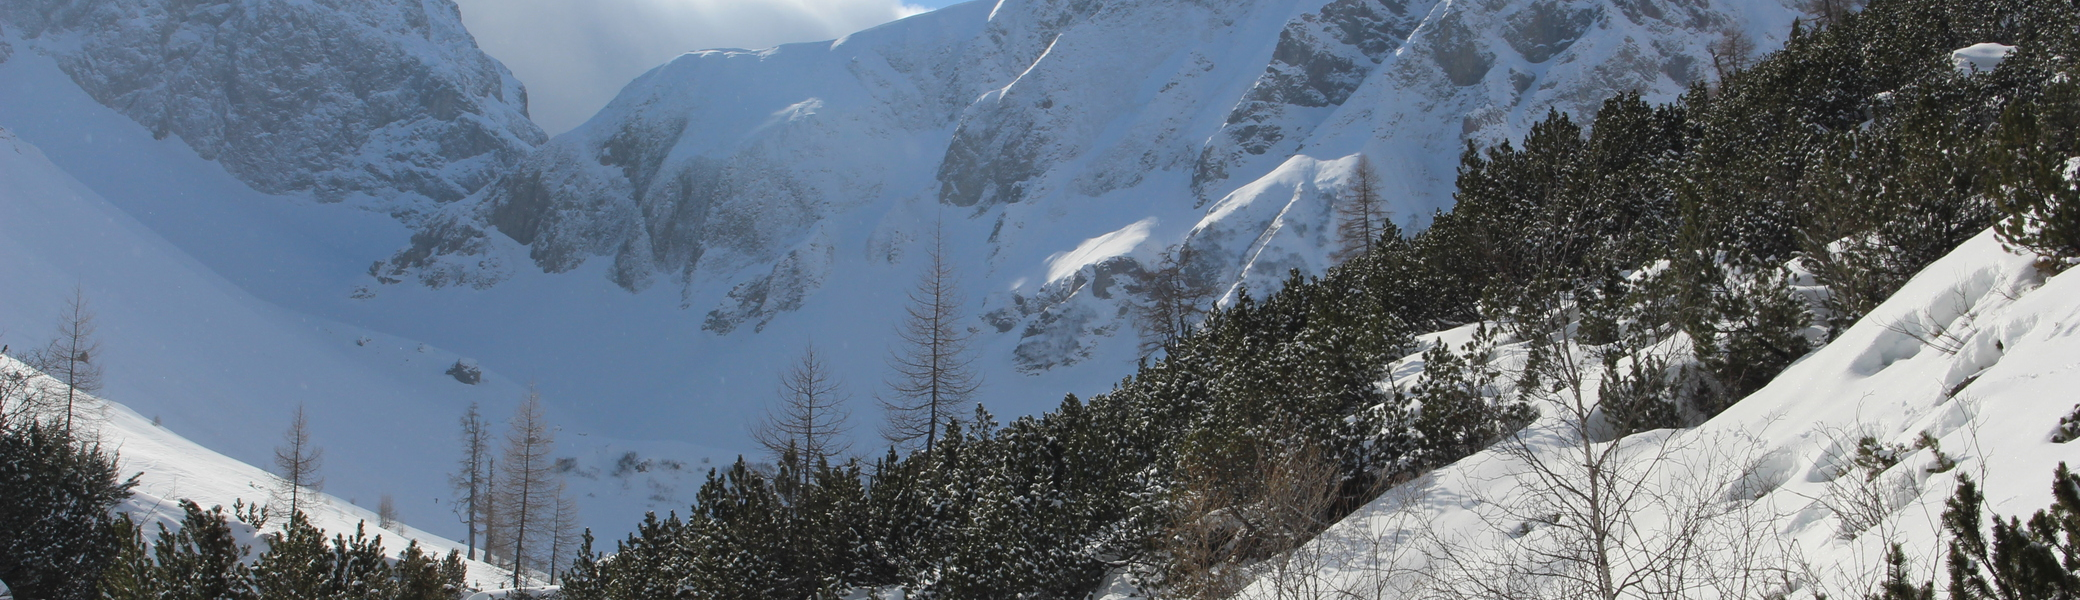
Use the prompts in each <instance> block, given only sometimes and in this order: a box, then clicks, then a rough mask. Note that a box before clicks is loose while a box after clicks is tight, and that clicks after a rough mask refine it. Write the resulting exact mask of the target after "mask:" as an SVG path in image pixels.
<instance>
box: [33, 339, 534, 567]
mask: <svg viewBox="0 0 2080 600" xmlns="http://www.w3.org/2000/svg"><path fill="white" fill-rule="evenodd" d="M0 372H9V373H27V372H33V371H32V370H30V369H29V367H28V366H27V365H24V364H22V363H20V362H18V361H16V360H14V359H13V358H10V357H4V356H0ZM39 378H40V379H41V382H40V383H38V385H39V386H46V387H48V388H49V389H63V388H62V385H63V384H61V383H59V382H57V381H56V380H51V379H48V378H41V377H40V376H39ZM79 402H80V406H81V410H82V411H83V412H85V413H88V414H91V415H93V417H92V418H91V419H88V420H87V422H88V423H89V425H88V426H87V428H86V430H88V431H91V433H90V434H89V437H90V438H91V439H93V440H94V442H95V443H97V444H99V445H100V446H101V447H102V448H103V449H105V450H108V451H110V452H111V453H113V454H115V455H116V459H117V470H118V472H119V474H120V476H122V477H125V478H128V477H130V476H132V475H136V476H137V487H136V488H134V489H133V490H132V491H133V493H132V494H131V496H130V499H129V500H126V501H124V502H123V503H122V504H120V505H118V506H117V507H116V512H117V513H120V514H126V515H129V516H130V517H131V518H132V519H135V520H136V521H137V522H138V523H140V524H142V525H143V530H144V532H145V540H146V541H148V542H150V541H156V539H157V538H156V536H157V532H158V530H159V528H158V525H161V524H163V525H165V526H166V527H167V528H169V529H175V530H178V529H180V526H181V519H182V517H183V516H184V515H185V513H184V512H183V510H182V509H181V505H180V502H181V501H182V500H189V501H193V502H195V504H197V505H199V506H201V507H202V508H204V509H208V508H211V507H216V506H222V507H224V509H225V511H226V512H227V513H228V512H230V511H231V510H232V508H233V507H234V506H235V504H236V503H237V502H239V501H244V502H245V503H246V504H256V503H267V502H270V501H271V500H270V498H271V496H270V494H271V493H272V491H273V490H274V489H275V488H274V487H273V486H274V485H275V482H276V481H278V480H277V479H276V478H275V477H274V476H273V475H270V474H269V473H268V472H267V471H263V470H261V469H260V468H258V467H254V466H252V465H250V464H246V463H243V462H239V461H237V460H234V459H232V458H231V457H228V456H224V455H223V454H219V453H217V452H215V451H212V450H210V449H208V448H204V447H202V446H200V445H198V444H196V443H195V442H192V441H188V439H187V438H183V437H181V436H180V435H178V434H175V433H173V432H172V431H170V430H168V429H166V428H165V427H163V426H160V425H157V424H154V423H152V421H151V419H147V418H145V416H144V415H141V414H138V413H137V411H134V410H130V408H129V407H127V406H123V405H122V404H119V403H116V402H110V401H107V400H104V399H101V398H96V397H93V396H90V395H82V396H81V397H80V401H79ZM312 496H313V497H314V498H316V500H315V501H314V502H312V504H311V506H310V508H309V511H308V512H307V513H306V514H307V515H308V516H309V517H310V519H311V524H312V525H314V526H317V527H318V528H319V529H323V530H325V532H326V533H328V534H333V533H344V534H349V535H351V534H353V532H354V531H355V528H356V527H366V528H367V529H366V531H367V532H368V534H369V535H370V536H371V537H373V536H382V542H383V548H384V549H385V550H387V551H389V552H390V553H391V555H392V556H396V555H397V553H399V552H403V551H404V548H405V545H406V544H407V543H409V542H411V541H417V542H418V543H419V548H420V549H422V550H425V551H426V552H429V553H432V554H434V555H435V556H446V555H447V554H448V552H449V551H450V550H463V549H465V545H464V544H461V543H458V542H456V541H454V540H450V539H446V538H443V537H441V536H439V535H436V534H432V533H429V532H427V531H424V530H421V529H419V528H416V527H412V526H411V525H409V524H405V523H398V524H395V525H393V526H392V527H389V528H387V529H386V528H383V527H380V524H381V521H382V520H381V519H380V518H378V517H377V515H376V513H375V511H373V510H369V509H366V508H362V507H360V506H357V505H355V504H354V503H353V502H351V501H349V500H347V499H344V498H340V497H338V496H333V495H331V494H327V493H324V492H317V493H314V494H312ZM274 516H280V515H279V514H276V515H274ZM270 525H272V526H274V527H270V528H267V529H256V528H254V527H251V526H249V525H247V524H245V523H242V522H236V521H234V522H233V523H232V524H231V526H232V533H233V535H235V536H237V537H238V539H239V543H241V544H244V545H246V546H248V547H250V548H251V550H252V554H251V556H256V557H257V556H259V554H260V553H262V552H266V551H267V541H266V540H265V539H264V538H261V537H260V534H262V533H266V532H271V531H274V530H275V529H276V528H278V527H279V526H280V522H279V521H275V522H273V523H270ZM467 564H468V565H469V576H468V582H469V584H470V585H471V586H472V587H480V588H481V587H496V586H497V585H498V583H499V581H500V580H501V577H510V572H508V571H504V570H502V569H498V568H496V567H493V566H491V565H489V564H485V563H483V562H479V561H474V560H472V561H469V562H468V563H467Z"/></svg>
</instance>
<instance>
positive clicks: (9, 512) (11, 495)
mask: <svg viewBox="0 0 2080 600" xmlns="http://www.w3.org/2000/svg"><path fill="white" fill-rule="evenodd" d="M116 469H117V466H116V457H115V455H114V454H112V453H109V452H107V451H104V450H102V449H101V448H100V447H99V446H97V445H89V444H85V443H82V442H81V441H79V439H78V438H77V437H75V436H74V435H73V434H72V432H71V431H70V430H67V429H65V428H64V427H63V426H62V423H59V422H46V423H37V422H27V423H16V424H14V425H11V426H8V427H0V481H4V482H6V483H5V484H4V485H0V581H6V582H7V585H8V586H9V588H10V589H11V590H12V591H13V593H14V594H16V595H17V596H19V597H22V598H63V599H85V598H91V597H93V595H94V586H95V583H96V582H97V581H98V580H100V579H101V574H102V570H103V569H104V568H106V567H108V566H109V564H110V563H111V562H112V561H114V560H115V559H116V556H117V554H119V553H120V552H121V551H122V549H123V542H125V541H126V540H125V539H124V538H123V535H124V533H123V531H122V530H120V529H119V528H118V527H117V526H116V522H117V520H118V519H117V518H115V517H111V516H110V514H109V510H110V509H112V508H114V507H115V505H116V504H117V503H119V502H122V501H123V500H124V499H125V498H128V497H130V491H131V489H132V488H133V487H135V486H136V485H137V480H136V478H135V477H132V478H130V479H123V478H121V477H120V476H119V475H118V474H117V473H118V471H117V470H116Z"/></svg>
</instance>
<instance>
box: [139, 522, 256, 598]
mask: <svg viewBox="0 0 2080 600" xmlns="http://www.w3.org/2000/svg"><path fill="white" fill-rule="evenodd" d="M181 511H182V512H183V513H184V516H183V517H182V518H181V524H180V528H179V529H168V528H167V527H166V525H165V524H164V523H161V524H160V525H159V540H158V542H157V543H155V544H153V545H152V557H153V559H154V562H156V563H157V564H158V569H157V571H156V572H157V573H158V575H159V577H160V579H159V581H160V582H161V583H162V584H163V585H164V588H163V589H164V590H165V594H164V595H163V596H160V599H161V600H258V599H259V598H260V596H259V595H258V594H257V593H256V592H255V591H254V590H253V578H252V571H251V569H250V568H248V567H247V565H246V562H245V559H246V556H247V555H248V554H249V553H250V550H249V549H248V548H246V547H245V546H242V545H240V544H239V543H238V538H237V537H235V536H233V535H232V532H231V519H230V515H229V514H227V513H225V512H224V507H221V506H218V507H213V508H211V509H210V510H207V511H205V510H202V507H201V506H197V505H196V504H195V503H194V502H193V501H189V500H182V501H181Z"/></svg>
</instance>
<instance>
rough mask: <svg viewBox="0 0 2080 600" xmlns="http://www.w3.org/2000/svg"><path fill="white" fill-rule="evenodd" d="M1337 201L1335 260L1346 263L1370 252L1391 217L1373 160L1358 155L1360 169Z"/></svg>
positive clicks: (1384, 232) (1353, 173) (1355, 170)
mask: <svg viewBox="0 0 2080 600" xmlns="http://www.w3.org/2000/svg"><path fill="white" fill-rule="evenodd" d="M1338 200H1339V201H1338V202H1337V203H1336V237H1337V243H1338V245H1337V248H1336V253H1335V255H1334V256H1332V258H1334V259H1335V260H1336V262H1344V261H1348V260H1350V259H1353V258H1357V257H1359V256H1362V255H1364V254H1366V253H1368V252H1371V251H1372V248H1373V246H1376V245H1378V244H1379V239H1380V236H1382V235H1385V234H1386V232H1387V225H1388V220H1387V219H1389V218H1392V215H1391V214H1390V213H1389V212H1388V211H1387V202H1386V200H1385V199H1383V198H1381V197H1380V181H1379V171H1377V170H1374V169H1373V168H1372V159H1370V158H1366V156H1365V155H1363V154H1360V155H1358V166H1356V167H1354V168H1353V169H1352V170H1351V178H1350V183H1348V184H1346V187H1345V188H1344V190H1343V197H1342V198H1340V199H1338Z"/></svg>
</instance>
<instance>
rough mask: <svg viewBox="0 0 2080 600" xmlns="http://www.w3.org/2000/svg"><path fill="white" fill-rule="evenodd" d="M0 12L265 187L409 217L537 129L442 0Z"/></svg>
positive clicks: (499, 70)
mask: <svg viewBox="0 0 2080 600" xmlns="http://www.w3.org/2000/svg"><path fill="white" fill-rule="evenodd" d="M0 22H4V24H5V26H6V27H5V28H6V30H7V33H8V34H9V35H12V36H16V37H18V38H20V39H23V40H28V41H29V42H31V43H30V45H31V46H32V47H33V48H34V51H37V52H42V53H46V54H50V55H53V56H55V57H56V58H57V62H58V65H59V66H60V67H61V68H63V69H64V70H65V72H66V73H67V74H68V75H70V76H71V77H72V79H73V81H74V82H76V83H78V84H79V86H80V87H81V88H82V89H84V90H86V91H87V93H88V94H89V95H91V96H92V97H93V98H94V99H96V100H98V101H100V102H101V103H102V104H106V105H108V106H109V107H111V108H114V109H115V110H117V111H119V112H121V113H123V114H125V115H128V116H129V117H130V118H132V119H136V120H137V122H138V123H140V124H142V125H144V126H145V127H147V128H149V129H150V130H151V131H152V132H153V134H154V135H156V136H159V137H165V136H175V137H178V138H180V139H181V140H182V141H184V142H186V143H187V144H188V145H189V146H190V147H192V148H194V149H195V151H196V152H197V153H198V154H200V155H201V156H203V157H204V158H207V159H212V160H216V161H218V162H219V163H221V164H223V165H224V168H225V169H226V170H228V171H230V172H231V173H232V174H233V175H234V176H237V177H238V178H239V179H240V180H242V181H245V182H246V183H247V184H249V185H251V186H253V187H254V188H255V189H258V190H260V191H263V192H269V193H308V194H311V195H313V196H314V197H316V198H318V199H319V200H321V201H328V202H351V203H355V204H357V205H362V206H366V207H368V208H370V209H374V210H379V211H383V212H386V213H390V214H392V215H395V216H397V217H399V218H401V219H404V220H405V221H406V222H408V223H413V224H417V223H418V222H419V221H420V220H421V219H422V218H423V217H424V216H425V215H427V214H430V213H431V211H432V209H433V208H434V207H435V205H437V204H439V203H445V202H452V201H455V200H459V199H462V198H464V197H466V196H468V195H470V194H472V193H474V192H476V191H477V190H478V189H480V188H482V187H484V186H485V185H487V184H489V183H491V182H492V181H493V180H495V179H497V178H498V177H499V176H500V175H501V174H502V173H503V172H504V171H505V170H507V169H508V168H509V167H510V166H511V165H513V164H514V163H516V162H518V161H519V160H520V158H521V157H523V156H525V155H527V154H528V153H530V152H532V150H533V148H534V147H535V146H537V145H540V144H541V143H542V142H543V141H545V139H546V138H545V136H544V135H543V134H542V131H541V129H540V128H539V127H536V126H535V125H534V123H533V122H532V121H529V120H528V118H527V97H526V92H525V91H524V90H523V89H522V88H521V86H520V83H519V82H518V81H517V80H515V79H513V77H512V75H511V74H510V73H509V72H507V71H506V69H505V67H504V66H502V65H500V64H499V63H498V62H497V61H495V60H492V59H491V58H490V57H489V56H486V55H484V54H483V53H482V52H480V51H478V50H477V47H476V43H475V41H474V40H473V38H471V37H470V35H469V32H468V31H466V30H464V29H463V27H462V21H461V15H460V13H459V12H458V11H457V9H456V6H455V4H454V3H453V2H451V1H449V0H241V1H206V0H205V1H196V0H11V1H9V2H6V3H0Z"/></svg>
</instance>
